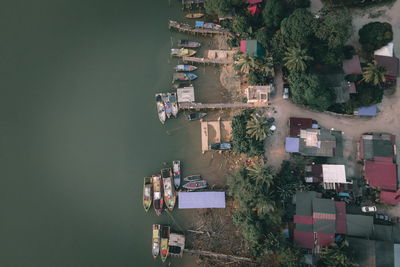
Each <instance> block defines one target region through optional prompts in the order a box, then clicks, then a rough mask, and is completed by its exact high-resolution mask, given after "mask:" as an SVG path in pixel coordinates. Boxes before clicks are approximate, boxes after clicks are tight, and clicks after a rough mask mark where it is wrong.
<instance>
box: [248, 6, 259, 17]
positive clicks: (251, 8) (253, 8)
mask: <svg viewBox="0 0 400 267" xmlns="http://www.w3.org/2000/svg"><path fill="white" fill-rule="evenodd" d="M247 10H248V11H249V12H250V14H251V15H252V16H254V15H255V14H258V13H261V9H260V8H259V7H258V6H257V5H253V6H249V7H248V8H247Z"/></svg>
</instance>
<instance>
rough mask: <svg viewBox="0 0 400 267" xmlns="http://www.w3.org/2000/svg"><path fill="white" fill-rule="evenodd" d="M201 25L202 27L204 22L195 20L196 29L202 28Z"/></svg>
mask: <svg viewBox="0 0 400 267" xmlns="http://www.w3.org/2000/svg"><path fill="white" fill-rule="evenodd" d="M203 25H204V21H200V20H197V21H196V24H195V26H196V27H197V28H202V27H203Z"/></svg>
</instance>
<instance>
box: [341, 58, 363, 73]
mask: <svg viewBox="0 0 400 267" xmlns="http://www.w3.org/2000/svg"><path fill="white" fill-rule="evenodd" d="M343 71H344V73H346V74H362V73H363V72H362V69H361V64H360V58H359V57H358V55H354V56H353V57H352V58H351V59H346V60H343Z"/></svg>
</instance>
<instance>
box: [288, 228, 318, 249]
mask: <svg viewBox="0 0 400 267" xmlns="http://www.w3.org/2000/svg"><path fill="white" fill-rule="evenodd" d="M293 234H294V242H295V243H296V244H297V245H298V246H299V247H301V248H311V249H312V248H314V233H313V232H302V231H297V230H294V233H293Z"/></svg>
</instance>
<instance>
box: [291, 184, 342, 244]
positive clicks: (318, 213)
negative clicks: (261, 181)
mask: <svg viewBox="0 0 400 267" xmlns="http://www.w3.org/2000/svg"><path fill="white" fill-rule="evenodd" d="M294 201H295V204H296V215H295V216H294V224H295V226H294V231H293V239H294V242H295V243H296V244H297V245H298V246H299V247H301V248H307V249H314V248H318V247H326V246H329V245H330V244H331V243H333V242H334V241H335V235H336V234H346V232H347V229H346V206H345V204H344V202H335V201H333V200H332V199H322V198H320V195H319V194H318V193H317V192H314V191H308V192H297V193H296V195H295V199H294Z"/></svg>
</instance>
